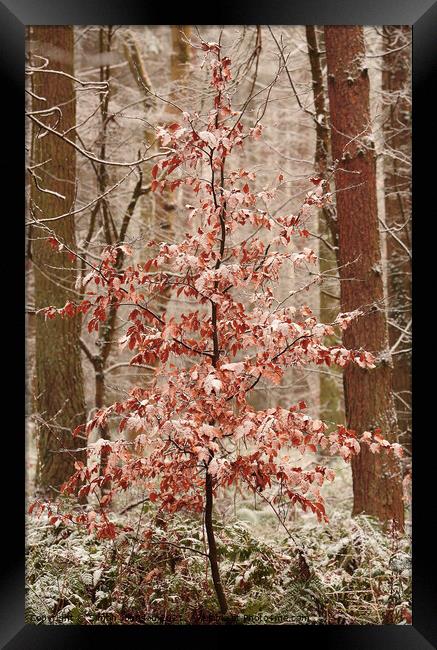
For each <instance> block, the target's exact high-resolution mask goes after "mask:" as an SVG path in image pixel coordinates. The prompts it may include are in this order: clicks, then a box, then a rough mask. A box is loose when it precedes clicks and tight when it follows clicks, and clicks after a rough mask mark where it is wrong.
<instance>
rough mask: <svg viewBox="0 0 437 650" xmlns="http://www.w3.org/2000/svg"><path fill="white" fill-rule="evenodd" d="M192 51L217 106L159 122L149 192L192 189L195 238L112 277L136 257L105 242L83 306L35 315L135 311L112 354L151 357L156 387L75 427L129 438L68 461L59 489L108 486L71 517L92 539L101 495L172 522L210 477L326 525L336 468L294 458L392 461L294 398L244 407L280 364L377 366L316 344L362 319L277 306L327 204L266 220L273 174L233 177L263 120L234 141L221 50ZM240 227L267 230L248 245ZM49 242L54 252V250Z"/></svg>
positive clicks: (318, 189)
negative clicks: (165, 307) (313, 217)
mask: <svg viewBox="0 0 437 650" xmlns="http://www.w3.org/2000/svg"><path fill="white" fill-rule="evenodd" d="M200 47H201V49H202V50H203V52H204V56H205V60H204V62H205V63H206V62H207V63H208V64H209V66H210V70H211V85H212V87H213V88H214V91H215V97H214V100H213V105H212V107H211V110H210V112H209V113H208V114H207V117H206V119H200V118H199V116H198V115H196V114H193V115H191V114H188V113H183V115H182V116H181V122H180V123H179V122H175V123H173V124H170V125H165V126H160V127H159V128H158V130H157V135H158V139H159V141H160V145H161V148H162V152H163V154H165V155H163V157H162V158H161V159H160V161H159V162H157V163H156V164H155V165H154V167H153V169H152V187H151V189H152V191H153V192H157V193H160V192H162V191H164V190H166V191H170V192H172V191H175V190H176V189H178V188H180V187H182V186H183V187H184V188H185V190H186V192H187V193H188V192H189V193H190V202H189V203H187V204H186V206H185V210H186V216H187V220H189V221H190V223H191V226H192V232H191V233H187V234H186V235H185V237H184V239H183V240H182V241H180V242H177V243H171V244H170V243H168V242H165V241H164V242H155V241H153V242H149V246H150V248H151V249H152V248H153V249H154V255H151V256H150V257H149V259H148V260H147V261H146V262H145V263H142V264H133V263H132V264H131V265H130V266H129V265H128V266H124V267H123V265H120V259H123V260H124V259H125V258H130V257H132V255H133V251H132V248H131V247H130V246H128V245H126V244H122V245H119V246H112V247H108V248H107V249H106V250H105V251H104V254H103V257H102V260H101V263H100V264H99V265H98V266H95V267H93V268H91V270H90V271H89V273H88V274H87V275H86V276H85V277H83V278H81V280H80V286H81V287H82V290H83V291H84V293H85V297H84V299H83V300H82V301H79V302H78V303H73V302H68V303H67V304H66V305H65V306H64V307H63V308H61V309H56V308H54V307H47V308H46V309H43V310H40V311H41V312H42V313H43V314H44V315H45V317H46V318H48V319H52V318H55V317H59V316H60V317H71V316H74V315H75V314H77V313H81V314H82V315H83V317H84V318H85V319H87V327H88V330H89V331H90V332H93V331H98V329H99V327H100V325H101V324H102V323H104V322H105V320H106V319H107V318H108V314H109V311H110V309H114V308H115V309H118V308H119V307H121V306H122V305H123V304H126V303H128V304H129V305H131V306H132V305H133V307H132V308H131V309H130V311H128V314H127V319H126V327H125V331H124V335H123V336H122V338H121V339H120V345H121V346H123V347H127V349H129V350H130V351H131V352H132V358H131V364H133V365H144V364H148V363H153V364H154V365H155V366H156V369H157V377H158V376H162V377H164V378H165V382H159V381H158V380H157V381H156V382H154V383H152V385H151V387H149V388H142V387H139V386H138V387H135V388H133V389H132V390H131V393H130V395H129V396H128V398H127V399H126V400H125V401H123V402H116V403H115V404H112V405H111V406H109V407H107V408H105V409H101V410H100V411H98V412H97V413H95V414H94V416H93V418H92V419H91V420H90V421H89V422H88V423H87V425H86V427H85V434H86V435H89V434H90V433H91V432H92V431H93V430H94V429H98V428H99V427H102V426H105V425H106V424H107V423H108V421H109V419H110V418H111V419H113V420H115V421H116V422H118V426H119V430H120V433H122V432H123V431H127V432H130V433H132V434H135V435H136V437H135V439H134V441H133V442H127V441H126V440H124V439H123V438H122V437H121V438H120V439H119V440H117V441H115V442H109V441H98V443H95V444H94V445H90V446H89V454H90V457H94V458H95V457H98V456H99V454H101V453H102V452H104V453H105V454H107V458H108V462H107V463H106V465H105V468H104V471H103V472H101V471H100V469H99V464H98V461H97V460H96V461H95V462H94V463H89V466H88V467H84V466H83V465H78V466H77V467H76V473H75V474H74V475H73V476H72V477H71V479H70V480H69V481H68V482H67V484H66V485H65V486H64V490H65V491H66V492H67V493H72V492H74V491H75V490H77V489H78V490H79V494H82V495H85V494H93V493H96V491H97V490H99V489H101V488H102V486H103V485H105V484H106V485H108V484H110V486H111V489H110V491H109V493H108V494H106V495H105V501H104V502H102V501H101V502H100V505H101V512H100V513H99V514H98V515H97V514H96V513H94V515H95V516H92V517H91V520H89V519H86V521H85V520H84V521H83V523H86V524H87V525H88V526H89V527H90V530H91V529H92V530H95V531H97V532H99V531H100V534H102V535H103V536H109V537H111V536H113V535H114V534H115V530H114V529H113V528H112V524H110V522H109V520H108V518H107V516H106V514H105V506H106V505H108V503H109V502H110V500H111V495H112V494H113V493H115V492H117V491H119V490H126V489H127V488H129V487H130V486H131V485H133V484H136V485H140V486H141V487H142V488H143V489H144V491H145V492H146V493H147V494H148V495H149V498H150V500H151V501H154V502H155V501H156V502H158V503H159V504H160V507H162V508H164V509H167V510H168V511H170V512H174V511H176V510H181V509H191V510H195V511H200V510H202V509H203V507H204V484H205V474H206V473H207V472H208V473H209V474H210V475H211V476H212V477H213V489H214V492H215V493H216V494H217V493H218V492H219V491H220V490H223V489H226V488H227V487H228V486H230V485H234V484H241V485H242V486H244V487H246V488H247V489H248V490H251V491H253V492H262V493H263V495H264V496H265V498H266V499H267V500H271V502H272V503H274V502H278V501H279V500H280V499H284V498H286V499H287V500H288V502H290V503H291V504H295V505H299V506H300V507H301V508H303V509H304V510H310V511H312V512H314V513H315V514H316V516H317V517H318V518H319V520H325V519H326V513H325V509H324V504H323V497H322V494H321V488H322V487H323V485H324V482H325V481H332V480H333V478H334V473H333V471H332V470H331V469H329V468H328V467H323V466H320V465H315V466H314V467H312V468H311V469H305V470H304V469H303V468H302V467H300V466H299V465H298V464H297V462H298V458H299V456H302V455H303V454H308V453H310V454H314V453H315V452H317V451H318V450H320V449H322V450H326V451H327V452H328V453H329V454H332V455H340V456H341V457H342V458H343V459H344V460H345V461H349V460H350V459H351V457H352V456H353V455H355V454H357V453H359V452H360V448H361V446H362V445H368V446H369V448H370V450H371V451H372V452H373V453H392V454H395V455H396V456H400V455H401V454H402V449H401V447H400V446H399V445H396V444H395V445H391V444H390V443H388V442H387V441H386V440H384V438H383V437H382V435H381V432H380V431H378V430H376V431H375V432H369V431H366V432H364V433H362V434H361V436H360V435H358V434H357V433H356V432H354V431H348V430H347V429H346V428H345V427H343V426H341V425H339V426H338V427H337V429H336V430H334V431H332V430H331V431H330V430H328V426H327V425H326V424H325V423H323V422H322V421H321V420H318V419H312V418H311V417H310V416H309V415H308V414H307V413H306V409H307V407H306V404H305V403H303V402H301V403H299V404H298V405H290V406H289V408H279V407H278V408H271V409H267V410H259V411H256V410H254V408H253V407H252V406H251V405H250V403H249V401H248V396H249V395H250V391H251V390H252V389H253V388H254V387H255V385H256V384H257V383H258V382H259V381H263V382H267V383H269V382H271V383H274V384H279V383H280V382H281V380H282V377H283V373H284V370H285V369H286V368H287V367H303V366H305V365H307V364H316V365H322V364H324V365H327V366H330V365H331V364H336V365H338V366H340V367H345V366H346V365H347V364H350V363H354V364H357V365H358V366H359V367H362V368H373V367H374V358H373V356H372V355H371V354H370V353H369V352H367V351H364V350H348V349H346V348H344V347H343V346H341V345H335V346H329V345H325V338H326V337H329V336H332V334H333V333H334V329H335V328H339V330H343V329H345V328H346V327H348V326H349V324H350V322H351V321H352V320H353V319H354V318H358V317H359V316H360V312H359V311H355V312H352V313H348V314H339V315H338V316H337V318H336V319H335V321H334V322H333V323H327V324H324V323H319V322H318V321H317V319H316V318H315V317H314V315H313V314H312V312H311V310H310V309H309V308H308V307H307V306H303V307H301V308H300V309H299V310H298V309H296V308H295V307H294V306H290V305H289V304H288V305H286V304H284V305H282V306H281V305H280V306H278V304H279V303H278V302H277V301H275V288H276V286H277V281H278V278H279V273H280V271H281V268H282V267H283V265H284V264H289V265H292V266H304V265H308V264H314V262H315V261H316V256H315V254H314V252H313V251H312V250H311V249H310V248H304V249H303V250H296V249H295V248H294V244H293V238H294V237H295V236H300V237H302V236H303V237H306V236H307V235H308V232H307V231H306V230H305V228H304V225H305V219H306V216H307V215H308V214H309V213H310V212H311V210H312V209H313V208H314V207H316V208H319V207H321V206H323V205H326V203H329V201H330V200H331V197H330V194H329V193H327V192H326V191H325V189H326V188H325V186H324V183H323V182H322V181H321V180H320V179H315V178H313V179H310V182H311V183H312V184H313V185H314V186H315V189H312V190H311V191H309V192H308V193H307V196H306V197H305V199H304V202H303V204H302V206H301V209H300V210H299V212H298V213H297V214H294V215H278V216H276V217H275V218H272V216H271V215H270V213H269V209H268V206H269V203H270V201H271V199H272V197H273V196H274V195H275V192H276V190H277V187H278V186H279V185H280V184H281V183H282V182H283V177H282V176H279V177H278V178H277V179H276V181H275V182H277V183H278V186H276V185H273V186H271V187H269V188H263V189H260V188H256V183H257V178H256V174H255V173H253V172H251V171H247V170H244V169H241V168H237V169H232V168H230V167H229V160H230V159H231V157H232V151H233V149H234V148H235V147H243V146H244V145H245V141H246V139H247V138H251V139H252V140H257V139H259V138H260V137H261V135H262V127H261V124H256V125H255V126H254V127H252V128H251V129H249V130H247V131H246V130H245V127H244V125H243V123H242V121H241V114H240V113H239V112H238V111H234V110H233V109H232V107H231V104H230V99H229V97H228V95H227V92H226V88H227V83H228V82H229V80H230V79H231V70H230V61H229V59H227V58H226V57H224V58H223V57H221V49H220V46H219V45H217V44H215V43H202V44H201V46H200ZM200 163H201V164H202V167H203V171H202V174H200V172H198V168H200ZM205 169H206V170H207V172H208V173H205ZM247 225H250V226H251V227H252V232H253V231H254V230H255V229H262V230H263V231H264V235H265V236H263V237H262V238H261V237H257V236H256V233H255V234H254V235H253V236H251V237H247V235H246V236H245V235H244V232H245V230H244V228H245V227H246V226H247ZM49 243H50V245H52V246H53V247H54V248H55V247H56V249H57V250H60V246H59V242H57V240H55V241H50V242H49ZM120 256H122V258H121V257H120ZM164 291H165V292H167V293H169V294H170V295H173V296H176V297H178V296H180V297H182V298H183V299H184V300H185V302H186V303H188V306H187V308H186V309H185V311H184V313H182V314H181V315H180V316H178V318H176V317H174V316H172V315H171V314H170V313H168V312H167V313H163V314H156V313H154V312H153V310H152V309H151V308H150V306H149V305H150V301H149V298H150V297H151V296H156V295H157V294H159V293H160V292H164ZM242 295H243V296H244V298H242V297H241V296H242ZM176 359H177V360H178V361H179V362H178V367H177V368H176V367H175V363H174V362H175V360H176ZM79 432H81V433H83V432H84V431H83V427H78V429H77V430H76V432H75V433H76V434H78V433H79Z"/></svg>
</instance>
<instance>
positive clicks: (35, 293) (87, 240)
mask: <svg viewBox="0 0 437 650" xmlns="http://www.w3.org/2000/svg"><path fill="white" fill-rule="evenodd" d="M25 74H26V87H25V90H26V93H25V94H26V102H25V103H26V105H25V112H26V114H25V120H26V216H25V219H26V242H25V246H26V250H25V269H26V301H25V302H26V305H25V308H26V501H27V503H26V622H27V623H31V624H38V625H102V624H103V625H212V624H214V625H217V624H219V625H227V624H233V625H260V624H261V625H265V624H267V625H410V624H411V608H412V603H411V495H410V493H411V449H412V444H411V436H412V431H411V347H412V344H411V330H412V319H411V28H410V27H409V26H398V25H383V26H360V25H348V26H341V25H334V26H329V25H328V26H314V25H306V26H305V25H304V26H295V25H293V26H280V25H273V26H268V25H267V26H264V25H263V26H260V25H251V26H249V25H243V26H205V25H199V26H194V25H136V26H126V25H83V26H70V25H60V26H56V25H51V26H28V27H27V28H26V69H25Z"/></svg>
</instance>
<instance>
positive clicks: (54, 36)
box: [30, 26, 86, 496]
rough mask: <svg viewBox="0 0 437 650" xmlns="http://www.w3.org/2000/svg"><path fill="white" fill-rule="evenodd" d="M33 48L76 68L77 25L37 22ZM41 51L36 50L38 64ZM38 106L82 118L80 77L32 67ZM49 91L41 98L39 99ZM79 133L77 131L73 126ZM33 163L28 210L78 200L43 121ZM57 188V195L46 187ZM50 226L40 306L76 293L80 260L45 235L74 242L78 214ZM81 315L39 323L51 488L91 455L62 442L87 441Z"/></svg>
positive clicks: (42, 415) (39, 374)
mask: <svg viewBox="0 0 437 650" xmlns="http://www.w3.org/2000/svg"><path fill="white" fill-rule="evenodd" d="M31 47H32V54H35V55H39V56H40V57H47V58H48V59H49V64H48V66H47V68H48V69H50V70H57V71H60V72H62V73H66V74H67V75H73V74H74V64H73V58H74V41H73V27H71V26H53V27H52V26H51V27H40V26H34V27H32V46H31ZM42 60H43V59H37V58H35V60H34V64H36V65H40V64H41V61H42ZM32 90H33V93H34V95H35V96H34V97H33V100H32V110H33V111H38V110H40V111H41V110H42V109H47V108H51V107H56V106H57V107H59V109H60V113H59V112H58V111H56V112H53V113H51V114H47V115H44V114H39V115H38V117H39V119H40V120H41V121H44V122H45V123H47V124H48V125H51V126H53V125H54V124H56V129H57V130H58V131H60V132H62V131H66V130H67V129H71V128H72V127H73V126H74V125H75V122H76V100H75V89H74V82H73V81H72V79H70V78H68V77H67V76H64V75H63V74H53V73H48V72H45V71H44V70H43V71H37V72H34V73H33V77H32ZM38 98H43V99H38ZM69 137H70V138H72V139H73V138H74V131H71V132H70V134H69ZM32 165H33V166H35V165H38V167H34V173H35V174H36V175H37V177H38V178H37V179H35V177H34V178H33V179H32V186H31V203H30V211H31V214H33V215H34V217H35V219H38V218H48V217H54V216H56V215H58V214H62V213H65V212H68V210H69V209H70V208H72V207H73V204H74V198H75V181H76V155H75V150H74V148H73V147H72V146H71V145H69V144H67V143H64V142H63V141H62V140H61V139H59V138H57V137H56V136H54V135H52V134H50V133H48V132H46V133H41V129H40V128H39V127H33V132H32ZM47 190H50V192H56V193H57V194H58V195H62V196H63V197H65V198H61V196H57V195H55V194H52V193H49V192H47ZM49 226H50V231H47V230H46V229H43V228H40V227H38V226H37V225H35V226H33V228H32V239H33V241H32V259H33V268H34V279H35V308H36V310H38V309H41V308H42V307H47V306H49V305H53V306H55V307H63V306H64V305H65V303H66V302H67V301H68V300H74V297H75V294H74V293H73V292H72V290H73V289H74V283H75V279H76V263H75V262H73V261H71V260H70V259H69V258H68V256H67V255H66V254H65V253H64V254H62V253H59V252H55V251H54V250H52V248H51V247H50V245H49V244H48V242H47V237H48V236H50V235H52V236H54V237H56V238H57V239H58V240H59V241H60V242H61V243H65V244H66V245H67V246H68V247H69V248H71V249H73V250H74V249H75V247H76V239H75V223H74V217H73V216H67V217H64V218H62V219H59V220H57V221H53V222H49ZM80 327H81V322H80V319H79V318H78V317H74V318H64V319H62V318H55V319H53V320H47V321H45V318H44V316H43V315H41V314H38V315H37V316H36V331H35V338H36V341H35V378H34V391H35V412H36V415H37V436H38V463H37V477H36V482H37V488H39V490H40V491H41V492H43V493H44V494H45V495H47V496H55V495H56V494H57V490H59V488H60V486H61V485H62V483H63V482H64V481H66V480H67V479H68V478H69V476H70V475H71V474H72V473H73V471H74V462H75V460H82V461H84V462H86V455H85V452H75V453H66V452H60V450H61V449H64V448H66V449H73V448H77V447H83V440H81V439H74V438H72V436H71V431H72V429H74V428H75V427H76V426H77V425H79V424H82V423H83V422H84V421H85V420H86V407H85V397H84V387H83V375H82V365H81V354H80V349H79V337H80Z"/></svg>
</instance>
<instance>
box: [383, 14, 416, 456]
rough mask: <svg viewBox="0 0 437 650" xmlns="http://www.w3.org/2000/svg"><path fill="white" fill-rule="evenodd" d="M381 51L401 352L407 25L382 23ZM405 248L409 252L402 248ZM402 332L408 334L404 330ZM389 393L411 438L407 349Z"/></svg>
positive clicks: (407, 276)
mask: <svg viewBox="0 0 437 650" xmlns="http://www.w3.org/2000/svg"><path fill="white" fill-rule="evenodd" d="M383 34H384V41H385V45H384V49H385V50H386V52H387V54H386V55H385V56H384V59H383V62H384V63H383V65H384V67H383V72H382V90H383V93H384V99H385V102H386V105H387V106H388V115H387V118H386V120H385V121H384V128H383V133H384V140H385V157H384V170H385V178H384V191H385V223H386V225H387V227H388V229H389V230H391V231H392V232H391V233H390V232H388V233H387V234H386V240H387V264H388V274H387V288H388V308H389V317H390V320H391V322H392V323H393V324H390V323H389V327H388V333H389V341H390V347H393V346H394V345H396V343H397V342H398V341H399V338H400V337H403V338H402V339H401V342H400V344H399V345H398V346H397V348H396V351H397V352H400V351H401V350H403V349H407V348H409V347H411V346H410V341H411V334H408V328H409V327H410V328H411V258H410V257H409V255H408V253H407V251H408V250H411V167H410V164H411V86H410V70H411V61H410V50H409V48H408V47H405V45H406V44H408V42H409V41H410V39H411V28H410V27H408V26H402V27H397V26H394V25H386V26H384V27H383ZM405 249H407V250H405ZM405 332H407V333H406V334H405ZM393 391H394V398H395V406H396V412H397V417H398V423H399V427H400V430H401V432H402V442H403V443H404V444H407V445H408V446H410V444H411V440H410V436H411V353H409V352H406V353H402V354H396V355H394V356H393Z"/></svg>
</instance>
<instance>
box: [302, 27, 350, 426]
mask: <svg viewBox="0 0 437 650" xmlns="http://www.w3.org/2000/svg"><path fill="white" fill-rule="evenodd" d="M305 30H306V37H307V44H308V56H309V60H310V66H311V77H312V87H313V97H314V112H315V116H316V119H315V124H316V150H315V154H314V169H315V171H316V174H317V175H318V176H319V177H320V178H323V179H324V180H325V181H326V180H327V176H328V171H329V170H328V167H329V155H330V148H331V147H330V138H329V128H328V123H327V117H328V115H327V109H326V100H325V88H324V85H323V73H322V63H321V53H320V48H319V43H318V39H317V34H316V28H315V26H314V25H307V26H306V27H305ZM318 232H319V236H320V238H321V240H320V242H321V243H320V258H319V268H320V273H325V272H328V271H330V270H331V269H334V268H336V267H337V263H338V260H337V257H338V232H337V224H336V220H335V211H334V210H333V208H332V207H331V206H325V207H323V208H322V209H321V210H319V220H318ZM337 291H338V288H337V281H336V282H335V286H334V287H333V288H332V287H331V286H330V285H328V286H327V284H326V281H325V282H324V283H323V284H322V285H321V288H320V318H321V320H322V322H324V323H330V322H332V321H333V320H335V317H336V316H337V314H338V309H339V300H338V299H337V298H336V297H335V293H333V292H337ZM327 342H328V343H329V345H335V343H336V342H337V339H336V337H330V338H329V339H328V341H327ZM334 373H335V371H334V370H332V369H331V374H327V373H326V372H324V373H321V374H320V379H319V393H320V409H319V412H320V419H321V420H323V421H324V422H339V421H341V420H342V419H343V413H342V395H341V391H340V389H339V385H338V381H337V379H336V378H335V376H334Z"/></svg>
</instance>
